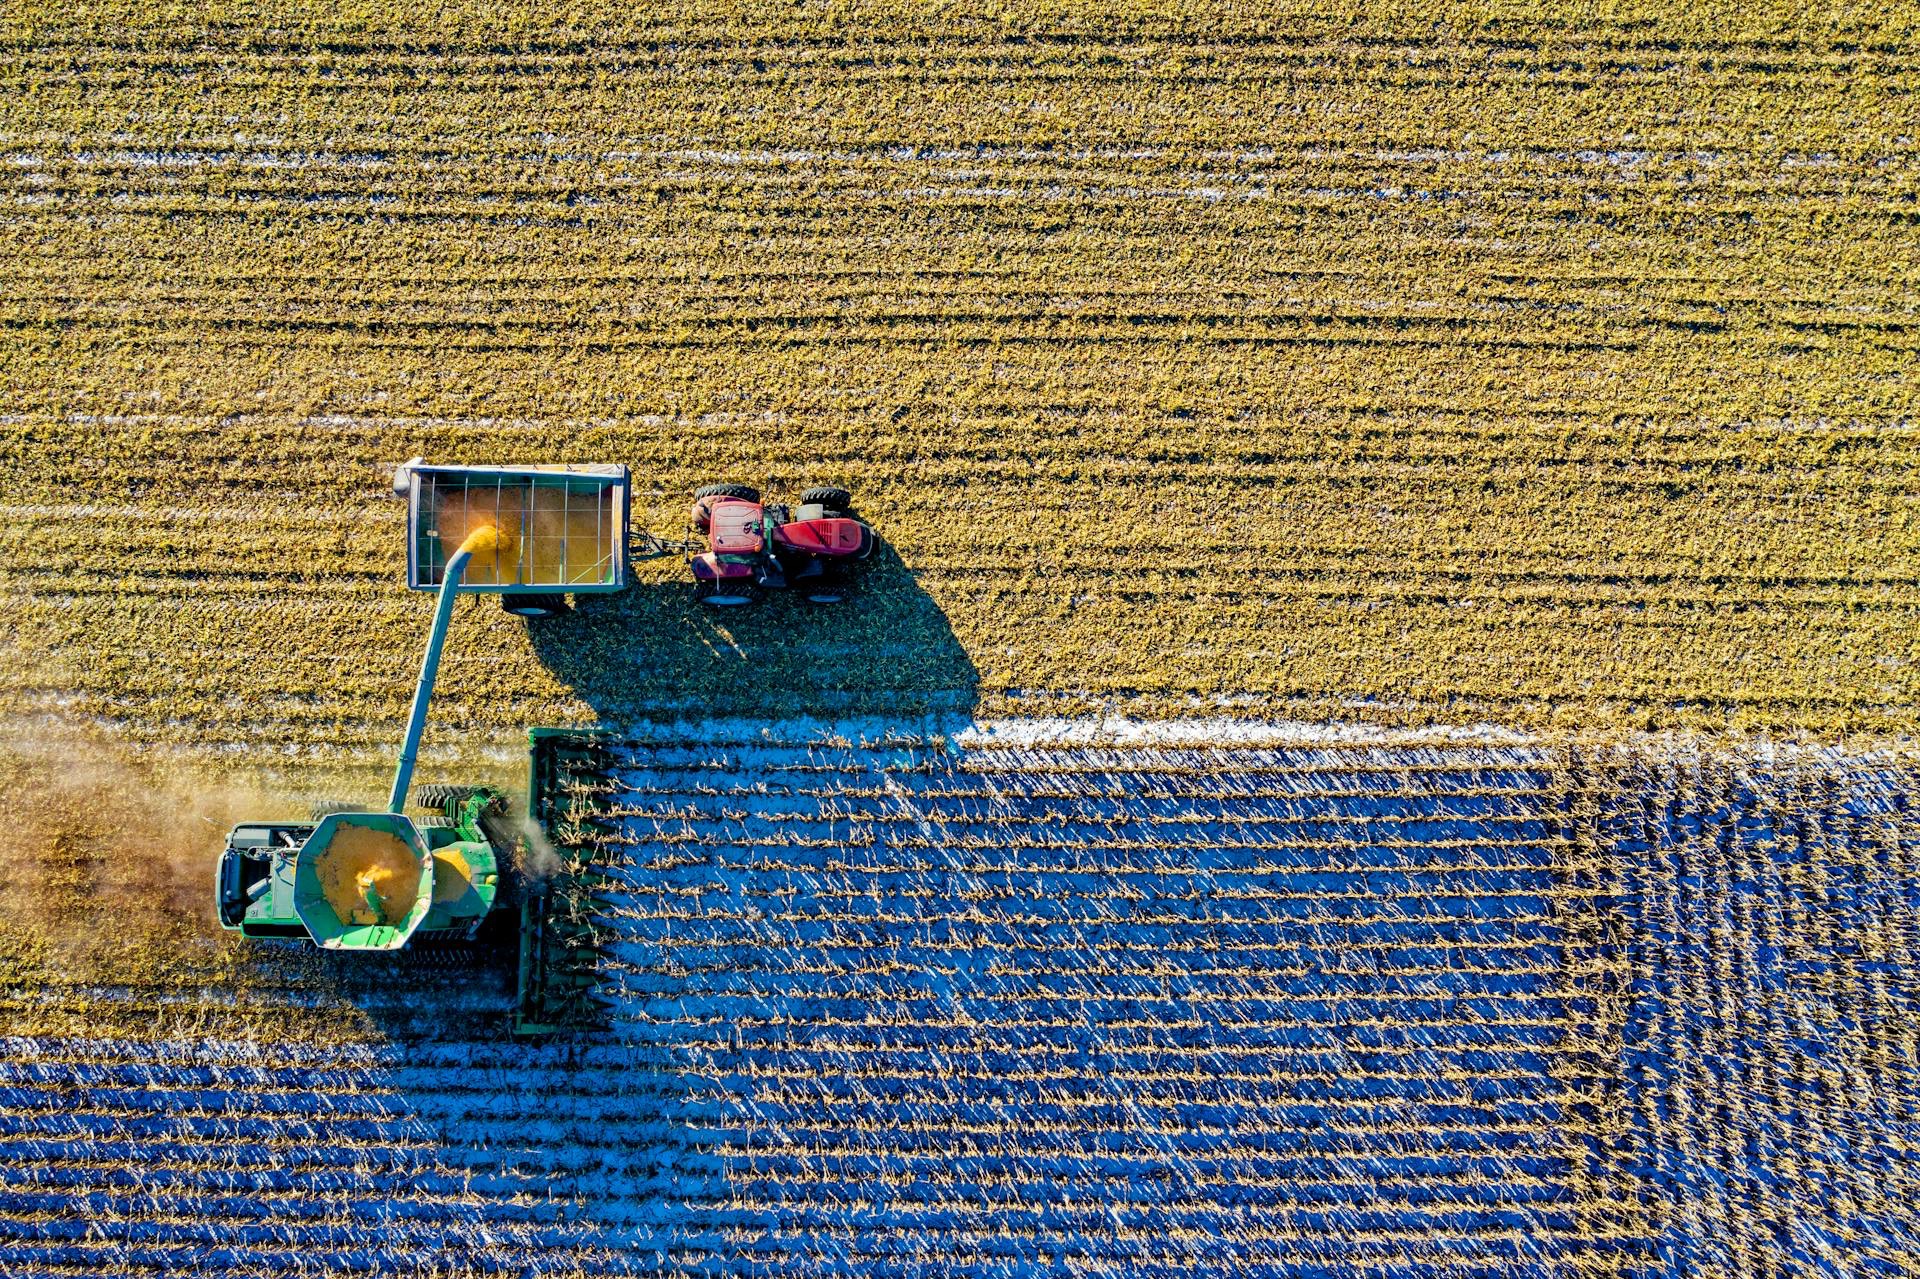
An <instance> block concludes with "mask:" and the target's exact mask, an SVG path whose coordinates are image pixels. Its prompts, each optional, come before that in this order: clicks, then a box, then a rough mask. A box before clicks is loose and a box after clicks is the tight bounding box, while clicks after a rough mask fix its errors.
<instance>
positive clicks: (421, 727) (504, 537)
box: [387, 524, 511, 813]
mask: <svg viewBox="0 0 1920 1279" xmlns="http://www.w3.org/2000/svg"><path fill="white" fill-rule="evenodd" d="M510 542H511V537H510V535H509V534H506V533H503V532H502V531H501V530H499V529H497V528H495V527H494V526H493V525H491V524H482V525H481V526H480V527H478V528H476V529H474V530H473V532H471V533H469V534H467V539H466V541H464V542H462V543H460V549H459V550H457V551H455V552H454V553H453V554H452V555H451V556H449V557H448V559H447V567H446V571H445V573H444V574H443V575H442V577H441V579H440V597H439V600H438V602H437V603H436V604H435V606H434V610H433V629H432V630H431V631H429V632H428V633H427V651H426V653H425V654H424V655H422V657H421V658H420V682H419V683H418V684H417V685H415V686H414V690H413V709H412V710H411V711H409V712H408V714H407V736H406V739H405V740H404V741H403V742H402V743H401V745H400V763H399V766H398V767H396V768H395V769H394V770H393V790H392V791H391V792H390V793H389V794H388V795H387V811H388V812H390V813H398V812H401V811H403V810H404V809H405V808H406V804H407V788H408V787H409V786H411V785H412V784H413V762H414V759H415V757H417V756H418V755H419V753H420V734H421V733H423V732H424V731H426V727H427V704H428V703H429V702H431V701H432V700H433V679H434V676H435V675H436V674H438V673H439V670H440V650H441V648H442V647H444V646H445V644H446V642H447V623H448V622H449V621H451V620H452V618H453V601H454V597H455V596H456V595H457V594H458V593H459V591H460V579H461V578H462V577H464V576H465V575H466V572H467V563H468V561H470V560H472V559H473V557H474V556H476V555H479V556H483V557H486V558H489V559H492V560H495V561H496V562H497V561H498V559H499V557H500V556H501V555H502V554H503V553H505V552H506V551H507V550H508V548H509V544H510Z"/></svg>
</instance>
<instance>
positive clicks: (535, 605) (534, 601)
mask: <svg viewBox="0 0 1920 1279" xmlns="http://www.w3.org/2000/svg"><path fill="white" fill-rule="evenodd" d="M500 607H501V608H504V609H505V610H507V612H509V613H511V614H513V615H514V616H515V617H528V618H533V617H559V616H561V615H562V614H564V613H571V612H572V611H573V606H572V605H571V604H569V603H567V597H566V596H564V595H502V596H501V597H500Z"/></svg>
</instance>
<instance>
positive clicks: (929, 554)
mask: <svg viewBox="0 0 1920 1279" xmlns="http://www.w3.org/2000/svg"><path fill="white" fill-rule="evenodd" d="M453 8H454V9H462V11H461V12H458V13H456V12H454V11H453V10H452V9H450V8H449V7H448V6H439V7H438V8H436V10H435V15H436V16H435V19H434V20H433V21H432V22H427V21H423V20H421V19H420V18H419V16H418V15H415V14H411V13H410V12H407V11H404V10H403V9H401V8H400V7H398V6H387V7H380V6H376V7H374V8H373V9H370V10H367V11H366V12H364V13H362V14H360V15H359V16H357V17H356V18H355V19H354V20H353V21H352V22H346V21H344V20H342V21H340V22H335V21H333V20H331V19H328V18H325V17H318V16H289V17H288V18H287V20H286V21H285V22H284V23H280V24H277V25H273V26H271V27H270V28H268V27H265V26H263V27H260V28H257V29H256V28H253V27H250V26H248V24H246V23H235V24H232V25H230V26H220V27H205V28H200V27H193V26H191V25H189V24H184V23H176V22H174V21H173V20H171V19H169V18H165V17H162V16H160V15H157V14H153V13H146V12H133V11H131V10H129V11H126V12H122V11H121V10H119V9H111V10H101V9H97V8H89V9H87V10H86V11H85V12H84V13H83V12H80V11H68V10H65V9H58V10H56V9H54V8H52V7H50V6H45V5H38V4H34V5H28V6H27V7H26V9H24V10H22V11H21V12H20V13H19V14H9V15H7V16H6V17H4V18H0V46H3V47H4V48H5V49H6V56H5V57H4V58H0V156H3V157H4V159H5V163H4V164H0V263H4V264H5V267H6V270H4V271H0V281H3V283H0V324H3V325H4V326H5V327H6V330H7V333H8V353H9V360H8V361H7V367H6V369H5V371H4V373H0V389H4V391H5V393H6V397H7V405H8V412H7V415H6V417H5V419H4V420H3V421H0V469H4V472H5V476H6V478H5V482H4V485H0V511H3V512H4V515H5V518H4V519H3V520H0V563H3V564H4V565H5V566H6V567H5V568H4V570H0V607H5V608H6V609H7V611H8V615H9V617H10V618H11V619H12V620H13V623H14V625H13V627H12V630H11V632H10V634H9V636H8V637H7V638H6V640H5V641H0V642H3V643H4V645H5V657H6V659H7V660H6V661H5V662H4V663H0V668H3V669H4V672H5V677H4V679H3V680H0V707H3V708H4V709H8V710H13V711H42V710H47V709H51V708H60V709H63V710H66V711H68V712H70V713H74V714H79V715H82V716H87V717H92V718H96V719H99V720H103V721H108V722H111V723H114V724H116V725H118V726H119V727H120V728H121V729H122V730H123V731H125V732H126V733H128V734H129V735H130V736H132V737H133V738H135V739H139V740H148V741H152V740H165V741H169V742H172V743H175V744H181V745H192V746H197V747H200V748H203V749H207V750H209V751H217V750H220V749H221V748H223V747H226V746H240V747H243V748H247V749H248V750H250V751H257V750H258V749H259V748H261V747H263V746H273V747H279V746H293V747H297V748H300V749H303V750H309V749H310V750H318V751H331V752H335V753H342V754H348V755H363V754H365V753H367V752H370V751H373V750H375V749H377V748H378V747H380V746H382V745H383V744H384V742H385V739H386V737H388V736H390V735H391V724H392V723H393V721H394V720H395V719H397V718H398V717H399V714H400V713H401V711H402V710H403V709H404V708H403V701H404V697H405V691H406V689H407V687H408V681H409V677H410V675H411V668H410V665H409V664H410V663H411V661H412V660H413V654H412V651H411V649H410V646H409V645H407V644H403V643H397V642H396V640H395V637H396V636H405V635H408V634H414V633H416V628H418V629H424V622H425V610H426V608H427V604H426V601H425V600H423V599H420V598H417V597H409V596H405V595H403V594H401V593H400V592H398V591H397V590H396V589H395V584H396V582H397V580H398V576H399V569H400V560H401V550H402V540H401V538H400V537H399V531H398V521H399V515H398V509H397V507H395V506H392V505H391V504H386V505H383V504H382V503H381V502H380V501H379V494H380V492H381V490H382V484H383V475H382V467H383V465H387V464H391V463H393V462H396V461H399V460H400V459H402V458H405V457H407V456H410V455H412V454H415V453H422V454H425V455H427V456H429V457H431V458H434V459H436V460H443V459H460V460H474V461H499V460H529V459H539V460H567V459H573V460H608V461H621V462H627V463H629V464H631V465H632V466H633V467H634V470H635V475H636V478H637V485H636V486H637V492H636V508H635V509H636V514H637V516H638V517H639V518H640V519H641V520H642V521H644V522H645V523H646V524H648V525H649V526H651V527H654V528H656V529H658V530H660V531H662V532H664V533H668V534H672V533H676V532H678V531H679V526H680V525H681V523H682V522H683V519H684V514H683V506H684V501H685V495H686V494H687V493H688V492H689V491H690V490H691V489H692V488H693V487H694V486H695V485H697V484H699V483H702V482H706V481H709V480H713V479H722V478H737V479H742V480H749V481H752V482H755V483H761V484H768V485H770V486H773V487H777V488H800V487H805V486H807V485H808V484H811V483H815V482H818V481H821V480H827V479H833V480H839V481H844V482H847V483H849V484H851V485H852V487H853V488H854V489H855V491H856V493H857V494H858V495H859V497H860V499H861V504H862V506H863V508H864V510H865V511H866V513H867V514H869V515H870V516H871V517H872V518H874V519H875V521H876V522H877V523H878V525H879V526H880V528H881V531H882V533H883V534H884V536H885V537H886V539H887V540H888V542H889V544H890V545H891V546H892V547H893V549H894V553H895V554H896V555H897V557H898V558H897V559H892V560H889V561H888V562H886V563H885V564H883V565H880V566H876V571H875V572H874V573H872V574H870V581H869V587H870V588H871V589H870V590H869V591H868V592H867V593H866V594H865V596H864V597H863V598H862V599H861V600H860V601H859V602H858V604H857V605H856V606H855V607H854V608H853V609H851V610H848V611H846V612H843V613H841V614H839V615H837V616H834V617H825V616H820V615H816V614H812V613H807V612H803V611H800V610H793V609H788V608H786V607H785V606H784V603H782V604H775V605H773V606H771V607H769V608H767V609H765V610H763V611H762V612H761V613H760V614H759V615H757V616H745V617H741V616H736V617H732V618H728V619H726V620H724V621H722V620H718V619H714V618H710V617H706V616H704V615H702V614H700V613H699V612H698V611H697V610H696V609H695V608H694V606H693V604H692V602H691V600H690V599H689V597H688V592H687V590H686V586H685V583H684V582H682V581H680V580H678V576H679V573H678V570H676V569H674V568H673V567H672V566H670V565H655V566H643V567H642V569H641V570H640V572H639V574H638V577H639V582H638V584H637V586H636V587H635V588H634V589H633V590H631V591H629V592H628V593H627V595H625V596H623V597H621V598H620V599H618V600H615V601H606V602H601V603H598V604H595V605H593V606H590V607H586V608H583V609H582V610H581V611H580V613H579V614H578V615H577V616H575V617H574V618H572V619H570V620H569V621H568V622H566V623H563V624H557V625H554V626H549V627H543V628H532V629H528V628H524V627H522V626H521V624H520V623H518V622H514V621H510V620H508V619H505V618H502V617H500V616H499V615H497V614H495V613H493V612H490V611H483V610H482V609H481V608H479V607H471V606H470V607H468V608H466V609H464V610H463V612H462V614H461V617H460V621H459V629H458V630H457V631H456V635H455V641H454V644H453V647H452V651H451V652H450V654H449V660H448V663H447V666H446V667H445V679H444V682H443V688H442V699H441V701H440V702H439V709H440V712H441V719H440V721H439V723H438V724H437V725H436V727H437V728H438V729H439V730H440V733H441V736H439V737H437V738H436V740H438V741H443V742H444V741H447V740H449V738H450V737H451V736H452V735H453V734H456V733H457V734H459V735H460V736H461V737H462V738H463V742H462V745H464V746H474V747H482V748H484V747H488V746H493V745H497V744H498V743H500V742H501V741H503V740H505V739H506V738H508V737H510V736H512V735H514V734H517V732H518V731H519V729H521V728H522V727H524V726H525V725H526V724H528V723H531V722H554V723H583V722H587V721H589V720H601V721H605V722H624V721H628V720H631V719H634V718H638V717H644V716H652V715H661V714H666V715H671V714H674V713H683V712H686V711H688V710H690V709H692V708H699V709H700V710H702V711H714V710H719V711H723V712H724V711H731V712H737V713H740V714H744V715H757V714H768V713H774V714H794V713H838V712H849V713H851V712H860V711H868V712H875V713H885V714H910V713H918V712H938V713H949V714H957V715H961V716H964V715H966V714H968V713H970V712H974V711H976V710H982V711H986V712H989V713H992V714H996V715H1006V714H1016V713H1028V712H1030V711H1031V710H1032V708H1033V706H1034V705H1035V704H1036V702H1042V703H1043V704H1044V705H1046V707H1047V708H1048V709H1049V710H1054V709H1056V708H1058V709H1061V710H1063V711H1069V712H1070V711H1072V710H1075V709H1100V710H1106V709H1112V708H1115V707H1118V708H1121V709H1132V710H1143V711H1151V712H1154V713H1165V712H1169V711H1181V712H1185V711H1190V710H1191V709H1193V708H1195V707H1203V708H1205V707H1215V706H1220V705H1222V704H1223V703H1224V704H1225V705H1226V706H1228V707H1231V708H1235V709H1237V711H1238V713H1244V714H1256V715H1263V716H1285V715H1298V716H1301V717H1312V718H1321V717H1325V716H1328V715H1333V714H1341V715H1361V716H1365V717H1369V718H1373V719H1377V720H1383V721H1395V722H1416V723H1427V722H1434V721H1441V720H1444V721H1450V722H1459V721H1461V720H1463V719H1466V720H1471V719H1482V718H1484V719H1489V720H1498V721H1503V722H1508V723H1528V724H1554V725H1559V726H1568V727H1577V728H1580V729H1591V728H1618V727H1622V726H1625V727H1631V728H1639V727H1644V726H1646V725H1649V724H1651V725H1654V726H1696V727H1718V726H1721V725H1725V724H1727V723H1732V724H1734V725H1736V726H1740V727H1754V728H1766V729H1779V730H1798V729H1814V730H1843V729H1845V730H1862V731H1881V730H1890V731H1895V732H1898V731H1904V730H1906V729H1910V728H1911V727H1912V723H1911V722H1910V721H1911V718H1912V715H1911V709H1910V708H1911V707H1912V706H1914V705H1916V704H1920V699H1916V698H1914V697H1913V696H1912V695H1911V694H1912V687H1911V685H1912V681H1913V672H1914V671H1915V670H1920V661H1917V660H1916V658H1917V657H1920V655H1916V653H1915V651H1914V647H1913V635H1914V634H1915V633H1916V632H1915V628H1914V626H1913V624H1912V623H1913V621H1914V617H1915V614H1916V611H1920V592H1917V591H1916V582H1920V543H1916V541H1915V536H1914V529H1915V528H1916V527H1920V525H1916V523H1915V521H1914V520H1913V518H1912V515H1913V509H1912V508H1913V506H1914V502H1915V492H1914V486H1913V484H1912V483H1911V481H1910V479H1909V478H1908V477H1910V476H1911V475H1912V474H1913V473H1914V467H1913V463H1914V461H1915V437H1914V434H1913V432H1912V431H1911V430H1910V429H1908V425H1907V424H1908V423H1909V421H1910V419H1911V416H1912V413H1911V407H1912V406H1911V394H1910V388H1909V386H1908V384H1907V374H1906V370H1907V369H1908V368H1909V367H1910V366H1911V364H1912V355H1913V351H1914V348H1915V344H1916V335H1915V331H1914V329H1913V326H1912V324H1911V321H1910V316H1909V314H1908V311H1909V302H1910V294H1911V291H1912V290H1911V285H1912V281H1911V279H1910V274H1911V273H1910V271H1908V270H1907V268H1906V266H1905V264H1906V263H1909V262H1911V261H1912V260H1913V258H1914V252H1913V250H1914V248H1915V244H1914V240H1915V235H1916V230H1915V227H1916V223H1915V222H1914V220H1913V219H1912V217H1911V208H1912V202H1913V199H1914V194H1915V182H1916V174H1920V165H1917V164H1916V162H1915V156H1914V150H1913V146H1912V142H1911V137H1910V135H1911V130H1910V129H1907V128H1905V127H1904V126H1903V125H1902V124H1901V123H1900V120H1901V117H1900V112H1899V109H1898V108H1899V105H1900V104H1901V103H1902V102H1903V101H1904V98H1903V95H1907V94H1909V93H1910V92H1911V89H1912V87H1913V81H1914V73H1913V70H1912V68H1913V66H1914V65H1915V63H1914V59H1913V58H1912V57H1911V56H1908V54H1909V51H1908V50H1907V49H1906V44H1905V42H1906V40H1907V34H1906V33H1905V32H1904V30H1903V29H1902V28H1900V27H1899V24H1898V22H1897V21H1896V20H1895V19H1893V18H1890V17H1889V16H1888V15H1887V14H1885V13H1881V12H1878V11H1874V12H1862V13H1850V14H1848V15H1846V16H1845V18H1844V19H1840V18H1836V19H1834V21H1832V22H1828V21H1826V20H1825V18H1824V16H1823V17H1822V18H1818V19H1814V18H1808V17H1807V15H1805V14H1803V13H1800V12H1799V11H1797V10H1796V11H1794V12H1792V13H1788V12H1786V10H1785V9H1784V8H1783V7H1781V6H1779V5H1772V4H1763V5H1761V6H1759V7H1758V8H1757V9H1751V10H1749V9H1743V10H1741V11H1740V12H1737V13H1731V12H1730V13H1724V14H1716V15H1714V16H1713V17H1712V18H1701V17H1698V16H1697V15H1691V14H1690V16H1687V17H1685V18H1678V17H1674V16H1671V15H1669V16H1664V17H1657V18H1652V19H1649V20H1648V23H1647V25H1645V26H1642V25H1640V24H1638V21H1637V20H1635V21H1628V20H1627V19H1626V18H1624V17H1620V16H1617V15H1614V16H1596V15H1583V16H1582V20H1581V21H1580V22H1577V23H1576V22H1569V21H1566V20H1565V18H1564V15H1560V14H1557V13H1555V12H1553V11H1552V10H1551V9H1548V8H1540V7H1535V8H1532V9H1528V10H1526V11H1525V12H1518V13H1513V14H1503V15H1500V16H1498V17H1495V16H1491V15H1464V14H1463V15H1458V17H1459V21H1458V22H1457V23H1452V22H1450V23H1449V24H1447V26H1446V29H1445V30H1435V29H1433V28H1431V27H1428V26H1424V25H1419V24H1412V25H1409V24H1408V23H1405V22H1402V21H1400V20H1399V19H1397V18H1394V17H1390V16H1387V15H1379V14H1370V15H1366V16H1364V17H1363V18H1362V19H1361V20H1359V21H1358V22H1357V23H1356V24H1354V25H1351V26H1349V25H1345V24H1343V23H1339V22H1333V21H1331V20H1329V19H1327V18H1326V17H1325V16H1324V15H1317V14H1312V13H1306V12H1300V11H1294V10H1291V9H1281V8H1275V7H1272V6H1263V7H1257V8H1256V10H1253V11H1249V12H1247V13H1245V14H1241V15H1237V16H1233V17H1227V16H1222V15H1204V16H1203V15H1200V14H1198V13H1183V14H1182V15H1180V16H1178V17H1177V18H1176V17H1168V16H1160V17H1148V16H1145V15H1121V14H1116V13H1094V12H1088V11H1076V12H1074V13H1072V14H1066V13H1062V12H1059V11H1058V10H1057V7H1054V8H1050V9H1049V10H1048V11H1047V12H1046V13H1045V14H1041V13H1039V12H1036V11H1029V9H1028V7H1027V6H1024V5H1016V6H1014V11H1009V12H1008V13H1007V14H1005V15H1003V17H1004V24H999V23H996V24H979V23H975V22H973V21H970V20H966V19H962V18H959V17H953V16H941V17H937V18H930V17H929V16H928V15H925V14H916V15H914V16H913V17H912V18H911V20H908V19H905V18H904V17H903V16H902V14H901V13H900V12H899V11H898V10H897V9H896V8H895V7H893V6H889V5H882V6H879V7H873V8H870V9H867V10H863V11H862V13H861V14H858V15H845V16H844V20H843V21H828V20H826V19H823V18H818V17H816V16H813V15H789V14H781V15H773V14H744V13H728V14H724V15H722V14H713V13H707V12H691V11H687V10H685V9H672V10H658V9H649V11H648V12H647V13H646V14H645V15H644V16H634V17H626V18H622V19H620V20H619V21H613V20H601V19H599V18H596V19H594V20H592V21H584V20H583V21H579V22H573V21H567V22H561V21H559V20H557V19H555V18H553V17H552V16H551V15H549V14H545V13H534V12H529V11H517V12H516V14H515V16H514V17H512V18H511V19H507V20H505V21H504V24H502V23H501V22H498V21H496V18H495V15H493V14H492V13H491V11H490V12H489V14H488V15H487V16H485V17H483V16H481V15H480V14H479V13H478V12H466V11H465V9H464V8H462V6H454V7H453ZM106 12H111V13H112V14H113V15H114V16H113V17H112V18H111V19H103V20H100V21H91V20H89V18H88V16H87V15H88V14H92V15H94V16H95V17H99V16H100V15H101V14H103V13H106ZM906 29H910V30H912V31H913V32H914V33H915V34H914V36H913V37H910V38H909V37H903V36H902V34H901V32H902V30H906ZM1787 32H1791V33H1792V34H1791V35H1788V34H1785V33H1787ZM262 122H271V127H268V126H267V125H266V124H265V123H262Z"/></svg>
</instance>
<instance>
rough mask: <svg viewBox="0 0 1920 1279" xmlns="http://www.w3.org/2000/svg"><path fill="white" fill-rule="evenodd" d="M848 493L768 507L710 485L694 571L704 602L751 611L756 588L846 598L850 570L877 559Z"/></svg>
mask: <svg viewBox="0 0 1920 1279" xmlns="http://www.w3.org/2000/svg"><path fill="white" fill-rule="evenodd" d="M851 503H852V497H851V495H850V494H848V493H847V491H846V490H845V489H835V488H816V489H809V490H808V491H807V493H806V494H805V495H804V496H803V497H802V498H801V501H800V505H799V506H798V507H797V508H795V507H788V506H785V505H781V504H778V503H773V504H767V503H762V502H761V501H760V496H759V494H758V493H757V492H755V491H754V490H753V489H751V488H748V487H747V486H746V485H743V484H712V485H708V486H707V487H706V488H703V489H701V490H700V492H699V493H698V494H696V495H695V497H694V502H693V511H692V522H693V528H694V531H695V532H697V533H699V534H702V535H703V536H705V538H706V540H707V545H708V547H709V549H708V550H707V551H706V552H705V553H703V554H699V555H695V556H693V557H692V559H691V560H690V561H689V564H688V566H689V567H690V568H691V569H692V570H693V577H694V583H695V588H696V590H697V591H698V592H699V598H700V599H701V601H702V602H704V603H708V604H714V605H728V604H746V603H750V602H751V601H752V599H753V595H754V591H755V589H756V588H758V587H769V588H775V589H778V588H783V587H791V588H793V589H796V590H799V591H801V592H802V593H803V594H805V595H806V597H807V598H808V599H810V600H813V601H815V602H817V603H823V604H826V603H837V602H838V601H840V600H841V599H843V598H845V596H846V593H847V590H848V586H849V583H848V578H847V573H846V571H845V570H846V568H847V567H848V566H849V565H850V564H852V563H853V562H856V561H859V560H864V559H866V558H867V557H868V556H869V555H871V554H872V553H873V548H874V545H875V543H876V541H877V539H876V537H875V534H874V532H873V529H872V528H871V527H870V526H869V525H868V524H867V523H866V522H865V521H864V520H861V519H859V518H858V517H857V516H855V515H854V514H853V513H852V511H851V510H850V509H849V508H850V506H851Z"/></svg>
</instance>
